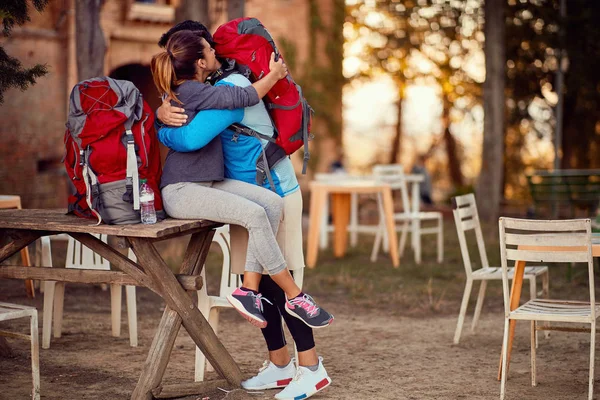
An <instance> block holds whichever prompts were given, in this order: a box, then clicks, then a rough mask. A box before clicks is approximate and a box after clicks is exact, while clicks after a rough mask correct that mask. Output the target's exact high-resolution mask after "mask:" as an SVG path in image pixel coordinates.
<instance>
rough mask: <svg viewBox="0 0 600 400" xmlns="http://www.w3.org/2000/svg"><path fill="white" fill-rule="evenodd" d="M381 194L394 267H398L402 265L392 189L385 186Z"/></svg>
mask: <svg viewBox="0 0 600 400" xmlns="http://www.w3.org/2000/svg"><path fill="white" fill-rule="evenodd" d="M381 195H382V196H381V197H382V198H383V212H384V213H385V226H386V229H387V234H388V240H389V244H390V258H391V259H392V264H393V265H394V267H396V268H398V267H399V266H400V258H399V256H398V236H397V235H396V221H395V220H394V201H393V199H392V190H391V189H390V188H389V187H388V188H384V189H383V190H382V193H381Z"/></svg>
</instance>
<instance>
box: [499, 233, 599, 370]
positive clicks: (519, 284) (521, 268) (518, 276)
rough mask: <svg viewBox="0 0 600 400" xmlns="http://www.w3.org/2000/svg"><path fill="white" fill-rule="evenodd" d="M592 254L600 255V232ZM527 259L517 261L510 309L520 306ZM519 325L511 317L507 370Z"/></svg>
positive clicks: (532, 247) (530, 247)
mask: <svg viewBox="0 0 600 400" xmlns="http://www.w3.org/2000/svg"><path fill="white" fill-rule="evenodd" d="M518 248H519V250H534V251H535V250H537V251H573V250H574V249H573V247H562V248H561V247H548V246H542V247H540V246H530V245H519V247H518ZM592 256H593V257H600V234H596V233H594V234H593V235H592ZM525 266H526V262H525V261H515V274H514V277H513V281H512V286H511V289H510V311H514V310H516V309H517V308H518V307H519V302H520V301H521V289H522V288H523V275H524V273H525ZM516 327H517V320H516V319H511V320H510V323H509V335H508V353H507V357H506V360H507V362H506V370H507V371H509V370H510V368H509V367H508V365H509V363H510V353H511V351H512V345H513V340H514V337H515V329H516ZM500 379H502V349H501V350H500V366H499V367H498V380H500Z"/></svg>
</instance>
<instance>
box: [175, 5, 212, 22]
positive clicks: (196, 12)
mask: <svg viewBox="0 0 600 400" xmlns="http://www.w3.org/2000/svg"><path fill="white" fill-rule="evenodd" d="M208 1H209V0H181V2H180V3H179V7H177V9H176V10H175V20H176V21H177V22H182V21H186V20H192V21H198V22H200V23H202V24H204V25H205V26H206V27H208V28H209V29H210V27H211V25H212V21H211V20H210V14H209V12H208Z"/></svg>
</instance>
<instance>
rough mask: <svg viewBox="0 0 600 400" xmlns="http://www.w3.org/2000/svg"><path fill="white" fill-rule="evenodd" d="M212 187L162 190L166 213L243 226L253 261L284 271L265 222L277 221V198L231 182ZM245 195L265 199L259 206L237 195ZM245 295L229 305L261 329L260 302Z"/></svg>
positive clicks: (193, 185)
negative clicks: (262, 196) (255, 259)
mask: <svg viewBox="0 0 600 400" xmlns="http://www.w3.org/2000/svg"><path fill="white" fill-rule="evenodd" d="M214 186H215V185H205V184H198V183H189V182H188V183H177V184H172V185H168V186H167V187H165V188H163V190H162V194H163V200H164V203H165V209H166V211H167V213H168V214H169V215H171V216H173V217H175V218H182V219H193V218H205V219H210V220H213V221H218V222H225V223H229V224H235V225H241V226H244V227H245V228H246V229H247V230H248V232H249V233H250V240H249V245H248V247H249V248H250V249H252V250H253V251H254V252H255V253H256V254H258V255H259V257H257V258H259V261H260V263H261V264H262V265H266V266H270V267H272V269H274V271H276V272H279V271H281V270H284V269H285V260H284V259H283V255H282V254H281V251H280V250H279V246H278V245H277V242H276V240H275V236H274V234H273V229H272V227H271V223H270V222H269V220H274V221H279V219H280V217H281V211H282V206H283V204H282V200H281V199H280V198H279V196H277V195H276V194H272V193H270V192H269V191H267V190H264V189H262V188H259V187H257V186H254V185H249V184H246V183H243V182H238V181H233V182H231V184H229V185H224V184H218V185H216V186H217V187H214ZM219 187H220V188H219ZM232 192H236V193H232ZM253 192H256V193H253ZM237 193H240V195H239V194H237ZM248 193H252V194H253V196H255V197H258V196H260V195H261V194H262V195H264V197H265V199H264V200H263V201H262V202H261V203H262V204H257V203H255V202H253V201H251V200H248V199H246V198H244V197H242V195H241V194H244V195H247V196H249V195H248ZM269 215H271V216H270V217H269ZM256 249H260V251H257V250H256ZM252 267H254V271H253V272H255V273H256V272H258V273H260V272H262V270H263V268H262V266H260V265H256V266H247V268H250V269H252ZM245 295H247V296H244V297H240V298H238V299H234V301H232V304H233V305H234V307H235V308H236V310H238V311H239V312H240V313H241V314H242V315H243V316H244V317H245V318H246V319H248V320H249V321H250V322H252V323H253V324H255V325H257V326H263V325H265V324H266V321H265V320H264V318H263V317H262V315H261V312H260V311H261V307H262V306H261V301H260V298H259V297H258V301H256V300H257V296H256V295H255V294H253V293H245ZM246 303H247V304H246Z"/></svg>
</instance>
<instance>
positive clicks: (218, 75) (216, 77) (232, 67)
mask: <svg viewBox="0 0 600 400" xmlns="http://www.w3.org/2000/svg"><path fill="white" fill-rule="evenodd" d="M222 64H223V67H221V68H220V69H218V70H217V71H215V72H214V73H213V74H212V75H211V76H210V77H209V78H208V79H207V81H209V82H210V83H211V84H213V85H214V84H215V83H217V82H218V81H220V80H222V79H225V78H226V77H228V76H229V75H231V74H234V73H238V74H241V75H243V76H245V77H246V78H248V79H249V78H250V75H249V74H250V70H249V69H248V67H246V66H243V65H240V64H238V63H236V62H235V60H230V59H226V60H224V62H223V63H222ZM265 105H266V106H267V107H268V106H269V104H267V103H265ZM269 118H270V119H271V123H272V124H273V129H274V135H273V136H268V135H263V134H262V133H260V132H257V131H255V130H254V129H252V128H249V127H247V126H245V125H241V124H232V125H230V126H229V127H228V129H230V130H232V131H233V132H234V134H237V135H244V136H251V137H255V138H257V139H259V140H260V139H263V140H266V141H268V142H269V143H267V145H266V146H262V143H261V146H262V153H261V155H260V156H259V157H258V158H257V159H256V183H257V184H258V185H260V186H262V184H263V182H264V181H265V179H267V180H268V181H269V185H270V186H271V190H272V191H274V192H277V190H276V188H275V183H274V181H273V177H272V175H271V168H273V167H274V166H275V165H277V163H279V161H281V160H282V159H284V158H285V157H286V156H287V154H285V151H284V150H283V148H281V146H279V145H278V144H277V143H276V138H277V129H276V128H275V124H274V123H273V120H272V118H271V114H269ZM307 124H308V122H307ZM307 126H308V125H307Z"/></svg>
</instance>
